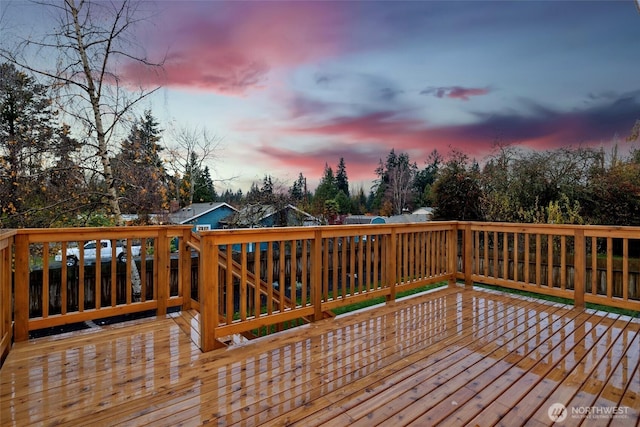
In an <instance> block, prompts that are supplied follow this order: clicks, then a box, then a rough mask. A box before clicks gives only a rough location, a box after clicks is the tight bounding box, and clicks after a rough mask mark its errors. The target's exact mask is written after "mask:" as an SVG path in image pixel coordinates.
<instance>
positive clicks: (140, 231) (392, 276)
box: [0, 222, 640, 356]
mask: <svg viewBox="0 0 640 427" xmlns="http://www.w3.org/2000/svg"><path fill="white" fill-rule="evenodd" d="M91 240H96V241H100V240H109V241H110V242H111V245H110V247H111V249H110V252H109V253H99V256H95V257H94V258H93V259H86V257H85V256H83V255H82V253H83V251H82V250H81V251H80V259H79V260H78V263H77V265H67V263H66V262H65V256H64V255H62V254H66V252H67V249H68V248H71V247H78V248H82V247H83V245H84V243H86V242H89V241H91ZM118 242H120V244H121V246H120V247H121V248H125V249H124V250H125V251H126V252H125V253H126V256H125V259H126V262H120V261H118V260H117V257H116V256H115V255H116V243H118ZM138 245H139V246H141V247H143V250H142V251H141V253H140V256H137V257H133V256H132V255H133V248H134V247H136V246H138ZM119 250H122V249H119ZM56 256H57V257H56ZM98 259H99V260H100V261H99V262H98V261H97V260H98ZM457 280H463V281H464V282H465V283H466V284H467V285H469V286H471V285H473V284H485V285H499V286H503V287H507V288H513V289H520V290H525V291H529V292H534V293H539V294H545V295H551V296H556V297H563V298H568V299H570V300H572V301H574V303H575V305H576V306H579V307H581V306H583V305H585V304H586V303H597V304H602V305H605V306H611V307H619V308H624V309H629V310H635V311H637V312H640V227H604V226H572V225H531V224H506V223H478V222H430V223H421V224H397V225H391V224H387V225H358V226H356V225H352V226H331V227H295V228H270V229H237V230H215V231H208V232H202V233H201V234H195V233H193V232H192V231H191V228H190V226H156V227H124V228H84V229H45V230H41V229H30V230H16V231H6V232H2V233H1V234H0V290H1V292H0V310H2V311H1V316H2V318H1V323H0V339H1V341H0V343H1V344H2V347H0V350H1V352H2V355H3V356H4V355H6V353H7V352H8V351H9V349H10V345H11V340H12V337H13V340H15V341H22V340H26V339H27V338H28V337H29V333H30V331H34V330H37V329H42V328H48V327H54V326H60V325H65V324H70V323H76V322H86V321H90V320H95V319H102V318H105V317H111V316H117V315H123V314H130V313H137V312H145V311H149V312H155V313H156V314H157V315H163V314H165V313H166V312H167V309H168V308H170V307H177V308H180V309H190V308H192V309H195V310H198V311H199V312H200V331H201V343H200V345H201V348H202V349H203V350H205V351H208V350H211V349H213V348H216V347H219V346H221V345H223V343H224V342H225V341H227V339H228V338H227V337H231V336H234V335H235V334H241V335H243V336H245V337H247V338H253V337H256V336H260V335H264V334H268V333H271V332H274V331H279V330H282V329H283V328H287V327H292V326H296V325H300V324H303V323H307V322H311V321H315V320H317V319H321V318H324V317H328V316H331V315H332V310H334V309H335V308H338V307H342V306H345V305H348V304H353V303H356V302H360V301H364V300H369V299H372V298H377V297H383V298H384V299H386V300H387V301H393V300H394V299H395V298H396V294H397V292H400V291H404V290H409V289H413V288H417V287H421V286H425V285H428V284H433V283H437V282H448V283H449V284H453V283H454V282H455V281H457Z"/></svg>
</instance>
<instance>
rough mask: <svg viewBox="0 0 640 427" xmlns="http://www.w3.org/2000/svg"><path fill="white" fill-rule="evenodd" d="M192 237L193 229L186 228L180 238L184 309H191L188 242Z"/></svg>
mask: <svg viewBox="0 0 640 427" xmlns="http://www.w3.org/2000/svg"><path fill="white" fill-rule="evenodd" d="M190 239H191V229H190V228H188V229H185V230H183V232H182V238H181V239H180V247H179V248H178V251H179V254H180V273H179V274H180V282H181V283H182V309H183V310H189V309H191V248H190V246H189V245H187V242H188V241H189V240H190Z"/></svg>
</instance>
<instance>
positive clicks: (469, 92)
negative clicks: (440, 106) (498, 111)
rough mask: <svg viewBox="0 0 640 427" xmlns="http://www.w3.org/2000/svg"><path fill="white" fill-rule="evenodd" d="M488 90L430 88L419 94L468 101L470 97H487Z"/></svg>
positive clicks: (451, 87) (452, 87) (447, 87)
mask: <svg viewBox="0 0 640 427" xmlns="http://www.w3.org/2000/svg"><path fill="white" fill-rule="evenodd" d="M489 92H490V90H489V88H473V87H462V86H444V87H430V88H428V89H425V90H423V91H421V92H420V94H421V95H433V96H435V97H436V98H444V97H446V98H453V99H461V100H463V101H468V100H469V98H470V97H472V96H481V95H487V94H488V93H489Z"/></svg>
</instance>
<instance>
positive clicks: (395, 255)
mask: <svg viewBox="0 0 640 427" xmlns="http://www.w3.org/2000/svg"><path fill="white" fill-rule="evenodd" d="M455 242H456V223H453V222H442V223H430V224H402V225H366V226H335V227H297V228H286V229H282V228H280V229H278V228H273V229H245V230H216V231H211V232H203V233H202V237H201V245H200V249H201V258H202V259H205V260H216V259H218V260H219V262H217V263H216V262H212V263H205V265H203V269H202V270H201V275H202V283H203V284H205V285H204V286H205V287H206V289H207V291H206V292H203V293H202V294H201V296H202V298H201V301H200V314H201V336H202V343H201V346H202V348H203V350H205V351H207V350H211V349H213V348H215V347H217V346H219V345H220V341H221V340H224V339H225V337H228V336H232V335H234V334H243V335H245V336H247V334H249V335H254V336H258V335H262V334H264V333H269V332H270V331H273V330H274V329H275V330H280V329H282V328H283V327H285V326H287V325H288V326H292V325H297V324H300V323H304V322H306V321H308V320H314V319H320V318H323V317H327V316H331V310H332V309H333V308H336V307H340V306H344V305H348V304H353V303H356V302H359V301H363V300H368V299H372V298H376V297H384V298H386V299H387V300H393V299H395V296H396V293H397V292H398V291H401V290H408V289H412V288H416V287H420V286H424V285H427V284H431V283H436V282H441V281H449V282H451V283H453V281H454V280H455V277H456V262H455V258H456V252H455V251H456V243H455ZM211 286H212V287H213V288H212V287H211Z"/></svg>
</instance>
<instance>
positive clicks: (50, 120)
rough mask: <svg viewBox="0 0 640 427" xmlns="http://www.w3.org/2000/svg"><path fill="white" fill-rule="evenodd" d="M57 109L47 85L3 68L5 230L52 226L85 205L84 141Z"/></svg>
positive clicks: (0, 215)
mask: <svg viewBox="0 0 640 427" xmlns="http://www.w3.org/2000/svg"><path fill="white" fill-rule="evenodd" d="M51 105H52V101H51V99H50V98H49V97H48V96H47V91H46V88H45V87H44V86H42V85H40V84H37V83H36V82H35V81H34V80H33V79H32V78H31V77H29V76H27V75H26V74H25V73H22V72H19V71H17V70H16V68H15V67H14V66H13V65H10V64H0V227H1V226H4V227H49V226H51V225H53V224H56V223H58V222H59V221H64V220H65V218H67V216H68V214H69V213H71V212H74V211H75V210H76V209H77V208H78V207H79V206H81V205H82V204H83V203H84V201H85V198H84V197H81V193H82V192H83V191H84V186H83V177H82V174H81V171H80V168H79V166H78V164H77V162H76V161H75V159H73V157H74V156H75V155H77V153H78V150H79V143H78V141H76V140H75V139H73V138H72V137H71V136H70V134H69V128H68V126H62V127H61V126H60V125H59V123H58V121H57V112H55V111H54V110H53V109H52V108H51Z"/></svg>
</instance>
